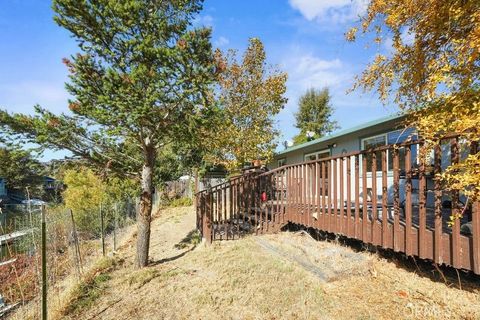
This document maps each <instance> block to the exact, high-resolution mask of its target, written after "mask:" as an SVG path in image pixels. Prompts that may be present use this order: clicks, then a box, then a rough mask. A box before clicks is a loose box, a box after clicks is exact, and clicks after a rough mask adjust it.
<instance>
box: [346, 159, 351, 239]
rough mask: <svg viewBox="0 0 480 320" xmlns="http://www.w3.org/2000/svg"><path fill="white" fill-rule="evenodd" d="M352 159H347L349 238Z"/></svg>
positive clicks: (348, 233) (349, 231)
mask: <svg viewBox="0 0 480 320" xmlns="http://www.w3.org/2000/svg"><path fill="white" fill-rule="evenodd" d="M351 167H352V158H351V157H350V156H349V157H347V206H346V207H347V236H349V237H351V236H352V232H351V227H350V225H351V223H352V168H351Z"/></svg>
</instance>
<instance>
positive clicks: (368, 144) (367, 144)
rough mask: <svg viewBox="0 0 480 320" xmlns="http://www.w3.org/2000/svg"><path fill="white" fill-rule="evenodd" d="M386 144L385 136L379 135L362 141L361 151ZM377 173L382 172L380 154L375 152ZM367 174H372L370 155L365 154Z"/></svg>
mask: <svg viewBox="0 0 480 320" xmlns="http://www.w3.org/2000/svg"><path fill="white" fill-rule="evenodd" d="M386 144H387V135H386V134H381V135H378V136H373V137H369V138H365V139H362V150H368V149H374V148H378V147H381V146H385V145H386ZM375 155H376V156H377V157H376V165H377V171H381V170H382V153H381V152H380V151H377V152H375ZM366 157H367V172H372V154H371V153H367V155H366Z"/></svg>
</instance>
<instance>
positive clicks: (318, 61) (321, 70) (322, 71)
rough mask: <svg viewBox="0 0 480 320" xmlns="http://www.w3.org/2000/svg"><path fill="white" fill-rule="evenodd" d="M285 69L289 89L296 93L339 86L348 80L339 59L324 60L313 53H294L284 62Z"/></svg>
mask: <svg viewBox="0 0 480 320" xmlns="http://www.w3.org/2000/svg"><path fill="white" fill-rule="evenodd" d="M294 51H295V50H294ZM283 67H284V68H285V69H286V70H287V72H288V75H289V81H288V82H289V87H290V88H292V89H293V90H295V91H305V90H306V89H308V88H312V87H313V88H322V87H325V86H329V87H334V86H338V85H339V84H341V83H342V82H343V81H344V80H345V78H346V74H345V71H343V70H344V68H342V67H343V64H342V62H341V61H340V60H339V59H331V60H328V59H322V58H320V57H317V56H314V55H313V54H311V53H303V54H301V53H299V54H296V53H294V54H292V55H290V58H287V59H286V60H284V62H283Z"/></svg>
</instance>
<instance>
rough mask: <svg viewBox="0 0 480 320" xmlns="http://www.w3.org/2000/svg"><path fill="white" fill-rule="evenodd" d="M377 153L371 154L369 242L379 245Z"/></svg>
mask: <svg viewBox="0 0 480 320" xmlns="http://www.w3.org/2000/svg"><path fill="white" fill-rule="evenodd" d="M377 218H378V212H377V152H372V221H371V226H372V229H371V232H372V233H371V242H372V243H373V244H375V245H378V244H380V235H379V234H377V231H378V228H377Z"/></svg>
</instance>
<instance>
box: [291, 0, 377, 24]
mask: <svg viewBox="0 0 480 320" xmlns="http://www.w3.org/2000/svg"><path fill="white" fill-rule="evenodd" d="M289 3H290V6H291V7H292V8H294V9H296V10H298V11H300V13H301V14H302V15H303V16H304V17H305V18H306V19H307V20H309V21H314V20H315V21H318V22H333V23H337V24H338V23H346V22H349V21H352V20H355V19H357V18H358V17H359V16H361V15H363V14H365V12H366V10H367V7H368V0H328V1H327V0H289Z"/></svg>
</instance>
